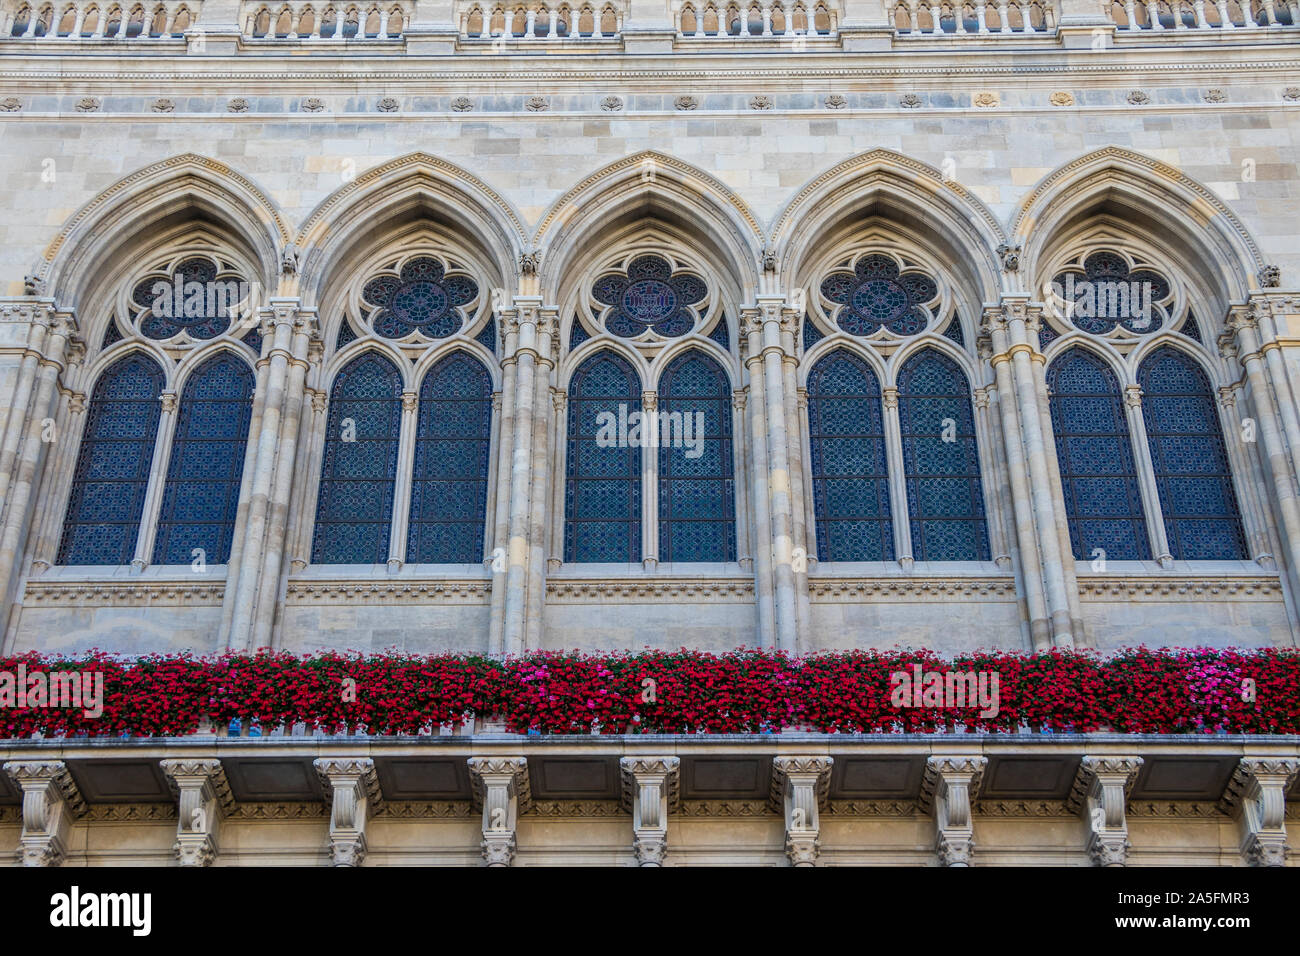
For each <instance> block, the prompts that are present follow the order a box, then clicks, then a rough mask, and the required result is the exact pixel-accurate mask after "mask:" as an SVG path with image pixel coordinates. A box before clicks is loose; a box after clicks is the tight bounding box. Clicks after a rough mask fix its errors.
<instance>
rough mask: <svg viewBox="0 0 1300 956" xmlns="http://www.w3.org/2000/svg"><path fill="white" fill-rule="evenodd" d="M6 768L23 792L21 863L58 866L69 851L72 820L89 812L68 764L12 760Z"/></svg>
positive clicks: (51, 761) (20, 841)
mask: <svg viewBox="0 0 1300 956" xmlns="http://www.w3.org/2000/svg"><path fill="white" fill-rule="evenodd" d="M4 771H5V773H7V774H8V775H9V777H10V779H12V780H13V782H14V783H15V784H17V785H18V787H19V789H21V790H22V794H23V810H22V813H23V816H22V821H23V829H22V834H21V836H20V837H19V839H18V861H19V863H21V864H22V865H23V866H58V865H59V864H60V863H62V862H63V859H64V856H65V854H66V852H67V846H68V831H69V829H70V827H71V824H72V821H73V820H74V819H76V818H78V817H80V816H82V815H83V814H84V813H85V812H86V803H85V801H84V800H83V799H82V797H81V794H80V792H79V791H78V790H77V785H76V783H74V782H73V780H72V775H71V774H70V773H69V772H68V766H67V764H65V763H64V762H63V761H62V760H30V761H11V762H9V763H6V764H5V765H4Z"/></svg>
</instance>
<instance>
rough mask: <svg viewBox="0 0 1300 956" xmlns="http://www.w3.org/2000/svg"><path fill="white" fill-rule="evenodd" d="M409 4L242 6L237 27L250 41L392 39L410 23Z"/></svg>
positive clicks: (305, 0) (301, 1) (295, 1)
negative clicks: (239, 27)
mask: <svg viewBox="0 0 1300 956" xmlns="http://www.w3.org/2000/svg"><path fill="white" fill-rule="evenodd" d="M411 8H412V4H411V3H410V2H396V3H394V2H391V0H390V2H386V3H384V4H382V5H381V4H378V3H370V4H368V5H367V4H364V3H313V2H312V0H290V2H288V3H279V4H274V3H249V4H245V6H244V9H243V13H242V15H241V17H240V24H241V26H242V32H243V35H244V37H245V38H248V39H254V40H395V39H398V38H399V37H401V35H402V32H403V30H404V29H405V28H406V27H407V26H408V25H409V24H410V22H411Z"/></svg>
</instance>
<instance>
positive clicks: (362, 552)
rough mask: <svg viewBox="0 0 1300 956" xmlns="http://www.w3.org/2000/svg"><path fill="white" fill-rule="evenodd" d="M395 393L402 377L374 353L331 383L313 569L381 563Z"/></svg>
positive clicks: (389, 509) (389, 499)
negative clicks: (317, 566) (323, 566)
mask: <svg viewBox="0 0 1300 956" xmlns="http://www.w3.org/2000/svg"><path fill="white" fill-rule="evenodd" d="M401 395H402V376H401V374H400V373H399V372H398V371H397V369H396V368H395V367H394V366H393V363H392V362H390V361H388V359H386V358H384V357H383V356H380V355H377V354H375V353H373V352H370V353H367V354H365V355H360V356H358V357H357V358H355V359H353V360H352V361H351V362H349V363H348V364H347V365H346V366H345V367H344V368H343V371H341V372H339V374H338V377H337V378H335V379H334V387H333V389H332V390H331V392H330V406H329V419H328V421H327V423H326V434H325V455H324V461H323V462H322V465H321V479H320V497H319V500H318V502H317V505H316V530H315V535H314V537H313V539H312V560H313V561H315V562H316V563H317V564H382V563H383V562H385V561H387V560H388V536H389V531H390V525H391V524H392V517H393V486H394V483H395V482H396V478H397V443H398V435H399V433H400V430H401V424H402V398H401Z"/></svg>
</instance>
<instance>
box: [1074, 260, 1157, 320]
mask: <svg viewBox="0 0 1300 956" xmlns="http://www.w3.org/2000/svg"><path fill="white" fill-rule="evenodd" d="M1081 273H1082V274H1081ZM1054 285H1055V286H1056V288H1055V289H1054V290H1053V292H1054V293H1055V294H1056V296H1057V297H1058V298H1060V299H1061V300H1062V301H1063V302H1065V304H1066V315H1067V316H1068V317H1069V319H1070V321H1071V322H1073V323H1074V325H1075V326H1076V327H1077V328H1079V329H1082V330H1083V331H1084V332H1090V333H1092V334H1094V335H1105V334H1106V333H1107V332H1109V331H1111V330H1112V329H1113V328H1115V326H1116V325H1117V324H1118V325H1122V326H1123V327H1124V328H1125V329H1126V330H1127V331H1129V332H1132V333H1134V334H1146V333H1149V332H1155V331H1156V330H1157V329H1159V328H1160V326H1161V325H1162V324H1163V322H1164V318H1163V314H1162V310H1161V309H1160V308H1159V305H1158V304H1159V303H1161V302H1162V301H1164V300H1165V299H1167V298H1168V297H1169V292H1170V289H1169V283H1168V282H1166V281H1165V280H1164V278H1163V277H1161V276H1159V275H1157V274H1156V273H1155V272H1152V271H1151V270H1150V269H1130V268H1129V265H1128V263H1127V262H1126V261H1125V259H1124V257H1123V256H1121V255H1119V254H1118V253H1115V252H1094V253H1092V254H1091V255H1089V256H1088V257H1087V258H1085V259H1084V260H1083V266H1082V269H1080V268H1079V267H1078V266H1075V267H1073V268H1071V269H1068V270H1067V271H1065V272H1062V273H1061V274H1060V275H1058V276H1057V277H1056V280H1055V283H1054Z"/></svg>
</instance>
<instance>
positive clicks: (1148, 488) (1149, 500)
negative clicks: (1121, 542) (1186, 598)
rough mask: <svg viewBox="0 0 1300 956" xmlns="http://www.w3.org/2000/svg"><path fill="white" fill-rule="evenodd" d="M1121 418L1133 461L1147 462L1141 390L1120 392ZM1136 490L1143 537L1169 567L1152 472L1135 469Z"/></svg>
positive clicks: (1129, 388) (1148, 452) (1170, 560)
mask: <svg viewBox="0 0 1300 956" xmlns="http://www.w3.org/2000/svg"><path fill="white" fill-rule="evenodd" d="M1124 414H1125V416H1126V417H1127V419H1128V432H1129V435H1130V436H1131V437H1132V442H1133V457H1134V460H1135V461H1139V462H1140V461H1142V460H1144V459H1145V460H1147V461H1150V458H1151V446H1150V445H1149V444H1148V443H1147V423H1146V417H1145V416H1144V415H1143V414H1142V387H1141V386H1140V385H1129V386H1127V387H1126V388H1125V389H1124ZM1137 473H1138V489H1139V491H1140V492H1141V494H1142V508H1143V511H1144V512H1145V514H1146V519H1147V537H1148V539H1149V541H1150V545H1151V553H1152V554H1153V555H1155V558H1156V561H1158V562H1159V563H1160V566H1161V567H1162V568H1170V567H1173V564H1174V556H1173V555H1172V554H1170V553H1169V537H1168V535H1167V534H1166V532H1165V517H1164V509H1163V508H1161V507H1160V489H1159V487H1157V485H1156V474H1155V469H1154V468H1144V467H1139V468H1138V470H1137Z"/></svg>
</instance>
